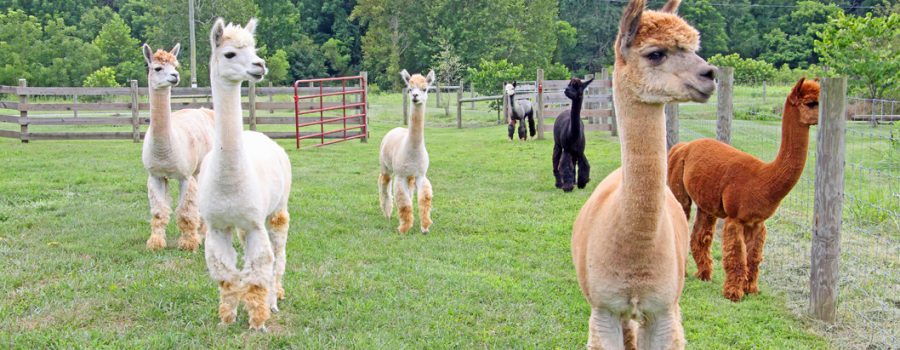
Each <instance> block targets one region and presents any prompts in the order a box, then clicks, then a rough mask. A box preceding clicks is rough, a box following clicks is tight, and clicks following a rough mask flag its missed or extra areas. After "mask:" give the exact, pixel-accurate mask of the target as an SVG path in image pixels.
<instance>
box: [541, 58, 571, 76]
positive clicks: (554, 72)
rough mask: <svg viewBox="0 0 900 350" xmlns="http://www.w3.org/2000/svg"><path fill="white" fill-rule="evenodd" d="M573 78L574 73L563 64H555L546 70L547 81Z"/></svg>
mask: <svg viewBox="0 0 900 350" xmlns="http://www.w3.org/2000/svg"><path fill="white" fill-rule="evenodd" d="M571 78H572V72H571V71H569V68H568V67H566V66H565V65H564V64H562V63H559V62H557V63H554V64H553V65H551V66H550V67H547V69H544V79H545V80H569V79H571Z"/></svg>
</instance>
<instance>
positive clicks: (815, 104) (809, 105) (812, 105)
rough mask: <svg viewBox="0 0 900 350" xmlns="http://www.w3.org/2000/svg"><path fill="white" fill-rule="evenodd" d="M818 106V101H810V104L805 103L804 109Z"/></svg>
mask: <svg viewBox="0 0 900 350" xmlns="http://www.w3.org/2000/svg"><path fill="white" fill-rule="evenodd" d="M818 106H819V101H812V102H807V103H806V107H809V108H816V107H818Z"/></svg>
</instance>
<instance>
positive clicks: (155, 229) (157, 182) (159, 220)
mask: <svg viewBox="0 0 900 350" xmlns="http://www.w3.org/2000/svg"><path fill="white" fill-rule="evenodd" d="M147 197H148V198H149V199H150V215H151V216H152V217H151V218H150V238H149V239H147V249H150V250H160V249H163V248H165V247H166V226H168V225H169V215H171V213H172V209H171V205H172V204H171V203H170V202H171V201H170V199H169V182H168V181H166V179H165V178H157V177H153V176H150V177H148V178H147Z"/></svg>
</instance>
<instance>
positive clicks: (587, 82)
mask: <svg viewBox="0 0 900 350" xmlns="http://www.w3.org/2000/svg"><path fill="white" fill-rule="evenodd" d="M593 82H594V78H593V77H591V80H588V81H586V82H584V85H581V88H582V89H585V90H586V89H587V87H588V85H591V83H593Z"/></svg>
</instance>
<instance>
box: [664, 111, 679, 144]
mask: <svg viewBox="0 0 900 350" xmlns="http://www.w3.org/2000/svg"><path fill="white" fill-rule="evenodd" d="M676 143H678V104H677V103H674V102H673V103H667V104H666V149H667V150H669V149H672V146H675V144H676Z"/></svg>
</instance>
